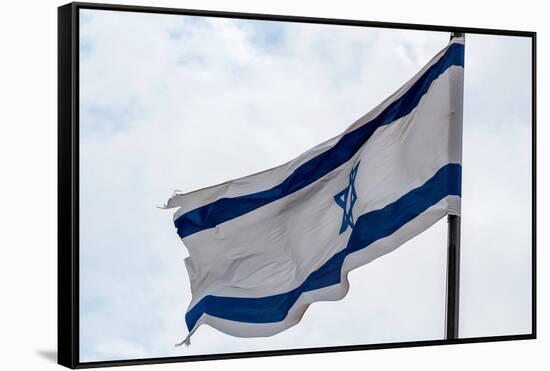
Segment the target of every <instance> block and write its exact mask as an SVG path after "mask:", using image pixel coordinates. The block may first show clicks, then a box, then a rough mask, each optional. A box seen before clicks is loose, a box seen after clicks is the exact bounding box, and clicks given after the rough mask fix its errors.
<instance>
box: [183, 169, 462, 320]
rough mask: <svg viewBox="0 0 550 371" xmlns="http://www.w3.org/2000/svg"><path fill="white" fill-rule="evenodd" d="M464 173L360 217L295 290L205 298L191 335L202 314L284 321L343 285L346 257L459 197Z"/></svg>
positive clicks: (194, 312)
mask: <svg viewBox="0 0 550 371" xmlns="http://www.w3.org/2000/svg"><path fill="white" fill-rule="evenodd" d="M461 171H462V168H461V166H460V165H458V164H447V165H445V166H443V167H442V168H441V169H439V170H438V171H437V172H436V173H435V175H434V176H433V177H432V178H430V179H429V180H428V181H427V182H426V183H424V184H423V185H422V186H420V187H418V188H416V189H414V190H412V191H410V192H408V193H407V194H405V195H404V196H402V197H401V198H399V199H398V200H397V201H395V202H393V203H391V204H389V205H387V206H386V207H384V208H382V209H379V210H374V211H370V212H368V213H366V214H363V215H361V216H360V217H359V218H358V219H357V222H356V224H355V227H354V229H353V232H352V234H351V236H350V238H349V240H348V244H347V246H346V247H345V248H344V249H343V250H341V251H339V252H338V253H336V254H335V255H334V256H333V257H332V258H330V259H329V260H328V261H327V262H325V263H324V264H323V265H322V266H321V267H320V268H318V269H317V270H316V271H315V272H313V273H311V274H310V275H309V276H308V277H307V278H306V279H305V281H304V282H303V283H302V284H301V285H300V286H298V287H297V288H295V289H294V290H291V291H289V292H286V293H283V294H278V295H273V296H266V297H261V298H239V297H222V296H212V295H208V296H205V297H204V298H202V299H201V300H200V301H199V302H198V303H197V304H196V305H195V306H193V308H191V310H189V311H188V312H187V314H186V316H185V320H186V323H187V327H188V328H189V331H191V329H192V328H193V327H194V326H195V324H196V323H197V321H198V319H199V318H200V316H201V315H202V314H203V313H207V314H209V315H211V316H214V317H219V318H224V319H227V320H232V321H240V322H249V323H270V322H279V321H282V320H283V319H284V318H285V317H286V316H287V314H288V311H289V310H290V308H291V307H292V306H293V305H294V303H295V302H296V300H298V298H299V297H300V295H301V294H302V293H304V292H307V291H312V290H317V289H320V288H323V287H328V286H332V285H335V284H337V283H340V277H341V271H342V265H343V263H344V259H345V257H346V256H348V255H349V254H351V253H353V252H355V251H358V250H361V249H364V248H367V247H368V246H369V245H370V244H372V243H373V242H374V241H377V240H379V239H381V238H384V237H387V236H389V235H391V234H393V233H394V232H395V231H397V230H398V229H399V228H401V227H402V226H403V225H405V224H406V223H408V222H409V221H411V220H413V219H414V218H416V217H417V216H418V215H420V214H421V213H422V212H424V211H426V210H427V209H428V208H429V207H430V206H432V205H434V204H436V203H437V202H439V201H440V200H441V199H443V198H444V197H446V196H448V195H457V196H460V194H461V189H460V187H461Z"/></svg>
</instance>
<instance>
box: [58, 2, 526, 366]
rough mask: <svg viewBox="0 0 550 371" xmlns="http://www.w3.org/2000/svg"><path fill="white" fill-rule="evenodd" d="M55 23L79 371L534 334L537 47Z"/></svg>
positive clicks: (65, 268)
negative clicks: (56, 25)
mask: <svg viewBox="0 0 550 371" xmlns="http://www.w3.org/2000/svg"><path fill="white" fill-rule="evenodd" d="M58 19H59V31H58V35H59V42H58V45H59V71H58V77H59V98H58V102H59V183H58V189H59V213H58V221H59V231H58V235H59V246H58V269H59V272H58V273H59V275H58V293H59V296H58V298H59V299H58V300H59V301H58V304H59V306H58V315H59V318H58V342H59V344H58V347H59V353H58V355H59V363H60V364H62V365H64V366H67V367H71V368H79V367H95V366H114V365H129V364H144V363H161V362H180V361H192V360H206V359H224V358H235V357H255V356H273V355H284V354H303V353H312V352H334V351H348V350H362V349H375V348H394V347H404V346H421V345H438V344H457V343H468V342H480V341H499V340H520V339H533V338H535V336H536V310H535V309H536V307H535V302H536V297H535V284H536V281H535V276H536V274H535V273H536V272H535V266H536V265H535V262H536V250H535V247H536V243H535V242H536V233H535V216H536V213H535V200H536V190H535V184H536V182H535V176H536V174H535V128H536V126H535V124H536V107H535V98H536V97H535V94H536V87H535V74H536V65H535V46H536V43H535V41H536V34H535V33H534V32H530V31H529V32H528V31H517V30H494V29H473V28H467V27H456V26H453V27H450V26H449V27H448V26H434V25H416V24H396V23H382V22H368V21H360V20H342V19H319V18H308V17H292V16H280V15H264V14H246V13H227V12H221V11H200V10H182V9H167V8H151V7H136V6H126V5H106V4H89V3H71V4H67V5H64V6H62V7H60V8H59V13H58Z"/></svg>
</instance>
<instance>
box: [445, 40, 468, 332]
mask: <svg viewBox="0 0 550 371" xmlns="http://www.w3.org/2000/svg"><path fill="white" fill-rule="evenodd" d="M462 36H464V34H463V33H461V32H453V33H452V35H451V39H452V38H453V37H462ZM447 222H448V237H447V301H446V311H447V313H446V326H445V337H446V338H447V339H458V307H459V296H460V217H459V216H457V215H449V216H448V219H447Z"/></svg>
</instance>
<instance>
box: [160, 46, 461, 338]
mask: <svg viewBox="0 0 550 371" xmlns="http://www.w3.org/2000/svg"><path fill="white" fill-rule="evenodd" d="M463 75H464V39H463V38H453V39H452V40H451V41H450V43H449V45H447V47H446V48H444V49H443V50H442V51H441V52H439V53H438V54H437V55H436V56H435V57H434V58H433V59H432V60H431V61H430V62H429V63H428V64H427V65H426V66H425V67H424V68H422V69H421V70H420V72H418V73H417V74H416V75H415V76H414V77H413V78H412V79H411V80H410V81H408V82H407V83H406V84H405V85H404V86H403V87H401V88H400V89H399V90H398V91H396V92H395V93H394V94H393V95H391V96H390V97H389V98H388V99H386V100H385V101H384V102H382V103H381V104H380V105H378V106H377V107H376V108H374V109H373V110H372V111H371V112H369V113H367V114H366V115H365V116H363V117H361V118H360V119H359V120H357V121H356V122H355V123H353V124H352V125H351V126H350V127H349V128H348V129H347V130H346V131H345V132H343V133H342V134H341V135H339V136H337V137H335V138H332V139H330V140H328V141H326V142H324V143H322V144H319V145H318V146H316V147H314V148H312V149H310V150H309V151H307V152H305V153H303V154H302V155H300V156H299V157H297V158H296V159H294V160H292V161H290V162H288V163H286V164H284V165H281V166H278V167H276V168H273V169H269V170H266V171H264V172H261V173H257V174H253V175H250V176H247V177H243V178H240V179H236V180H232V181H228V182H226V183H223V184H220V185H216V186H213V187H209V188H205V189H201V190H198V191H195V192H191V193H187V194H177V193H176V194H174V195H173V196H172V198H170V200H169V201H168V203H167V205H166V208H178V209H177V210H176V212H175V214H174V223H175V226H176V229H177V232H178V234H179V236H180V237H181V238H182V240H183V243H184V244H185V246H186V247H187V249H188V250H189V257H187V258H186V259H185V265H186V268H187V271H188V274H189V279H190V283H191V293H192V300H191V303H190V304H189V308H188V310H187V313H186V316H185V319H186V323H187V326H188V329H189V335H188V336H187V338H186V340H185V342H186V343H187V344H188V343H189V339H190V336H191V334H192V333H193V332H194V331H195V330H196V329H197V328H198V327H199V326H200V325H201V324H208V325H210V326H212V327H214V328H216V329H218V330H220V331H222V332H224V333H227V334H230V335H233V336H239V337H256V336H271V335H274V334H276V333H278V332H281V331H283V330H285V329H287V328H289V327H291V326H293V325H295V324H296V323H298V322H299V321H300V318H301V317H302V315H303V314H304V312H305V311H306V309H307V307H308V306H309V305H310V304H311V303H313V302H315V301H326V300H339V299H341V298H343V297H344V296H345V295H346V293H347V291H348V280H347V275H348V272H349V271H350V270H352V269H354V268H357V267H359V266H362V265H365V264H367V263H369V262H371V261H372V260H374V259H376V258H378V257H380V256H382V255H384V254H387V253H389V252H391V251H393V250H394V249H396V248H397V247H399V246H400V245H401V244H403V243H404V242H406V241H407V240H409V239H411V238H413V237H414V236H416V235H418V234H419V233H421V232H422V231H424V230H426V229H427V228H429V227H430V226H431V225H433V224H434V223H435V222H437V221H438V220H439V219H441V218H442V217H444V216H446V215H447V214H454V215H460V194H461V193H460V192H461V191H460V190H461V157H462V96H463Z"/></svg>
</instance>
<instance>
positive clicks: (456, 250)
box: [445, 215, 460, 339]
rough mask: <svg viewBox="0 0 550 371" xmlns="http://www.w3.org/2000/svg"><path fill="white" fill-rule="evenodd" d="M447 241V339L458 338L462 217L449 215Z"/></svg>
mask: <svg viewBox="0 0 550 371" xmlns="http://www.w3.org/2000/svg"><path fill="white" fill-rule="evenodd" d="M448 225H449V229H448V241H447V318H446V322H447V324H446V331H445V335H446V338H447V339H458V304H459V295H460V217H459V216H457V215H449V216H448Z"/></svg>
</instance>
